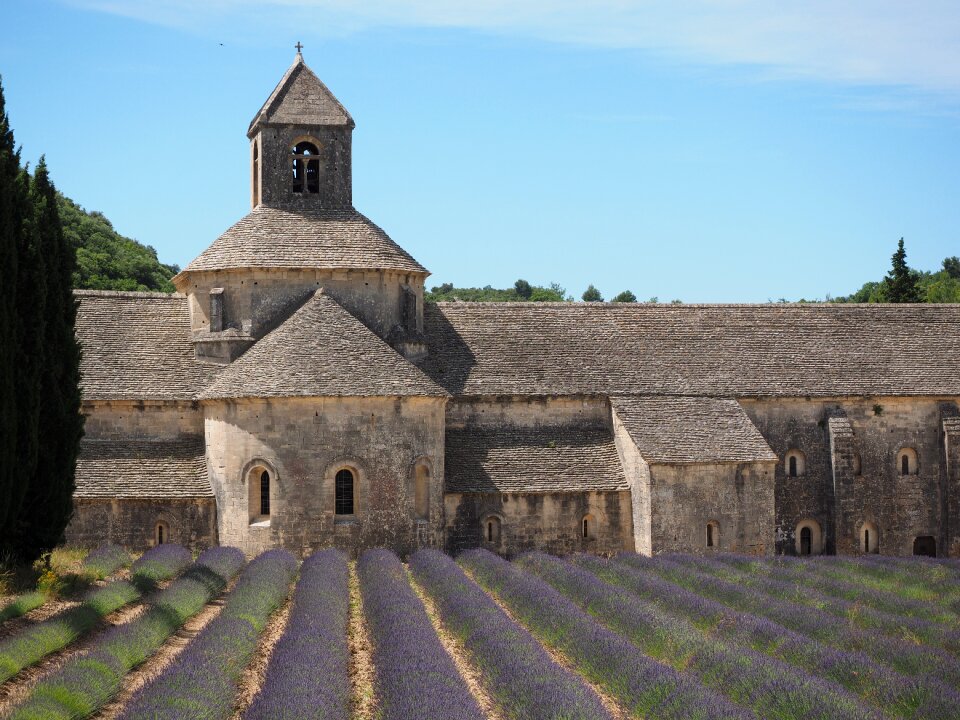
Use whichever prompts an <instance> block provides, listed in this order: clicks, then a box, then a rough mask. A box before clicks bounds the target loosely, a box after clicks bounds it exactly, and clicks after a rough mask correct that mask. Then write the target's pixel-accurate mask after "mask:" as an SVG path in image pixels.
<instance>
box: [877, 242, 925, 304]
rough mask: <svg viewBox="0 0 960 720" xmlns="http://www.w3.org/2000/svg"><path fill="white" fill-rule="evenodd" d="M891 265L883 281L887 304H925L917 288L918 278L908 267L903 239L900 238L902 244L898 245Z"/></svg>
mask: <svg viewBox="0 0 960 720" xmlns="http://www.w3.org/2000/svg"><path fill="white" fill-rule="evenodd" d="M891 264H892V267H891V268H890V272H888V273H887V277H886V278H884V281H883V282H884V284H885V285H886V291H887V292H886V295H887V302H892V303H918V302H923V298H921V297H920V289H919V288H918V287H917V276H916V274H915V273H914V272H913V271H912V270H911V269H910V267H909V266H908V265H907V251H906V250H905V249H904V247H903V238H900V242H899V243H897V251H896V252H895V253H894V254H893V257H892V258H891Z"/></svg>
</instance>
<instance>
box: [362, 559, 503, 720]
mask: <svg viewBox="0 0 960 720" xmlns="http://www.w3.org/2000/svg"><path fill="white" fill-rule="evenodd" d="M357 573H358V574H359V576H360V593H361V596H362V598H363V612H364V616H365V617H366V621H367V624H368V626H369V629H370V639H371V642H372V644H373V662H374V666H375V668H376V674H375V680H374V692H375V695H376V699H377V703H378V712H379V717H380V718H382V720H409V718H417V719H418V720H479V719H480V718H483V717H484V715H483V713H482V712H481V711H480V708H479V707H478V706H477V703H476V700H474V698H473V696H472V695H471V694H470V691H469V690H468V689H467V686H466V684H465V682H464V680H463V678H462V677H461V676H460V673H459V672H458V671H457V668H456V666H455V665H454V664H453V660H452V659H451V657H450V655H448V654H447V651H446V650H445V649H444V647H443V645H442V644H441V643H440V639H439V638H438V637H437V633H436V631H435V630H434V628H433V624H432V623H431V622H430V618H429V617H428V616H427V611H426V610H425V609H424V607H423V603H422V602H420V598H418V597H417V595H416V593H414V591H413V589H412V588H411V587H410V583H409V581H408V580H407V573H406V571H405V570H404V567H403V565H402V564H401V563H400V560H399V559H397V556H396V555H394V554H393V553H392V552H390V551H389V550H368V551H367V552H365V553H364V554H363V555H362V556H361V557H360V560H359V562H357Z"/></svg>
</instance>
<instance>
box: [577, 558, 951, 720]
mask: <svg viewBox="0 0 960 720" xmlns="http://www.w3.org/2000/svg"><path fill="white" fill-rule="evenodd" d="M572 561H573V562H574V563H575V564H576V565H578V566H580V567H582V568H584V569H586V570H589V571H590V572H592V573H593V574H594V575H597V576H598V577H600V578H601V579H603V580H606V581H607V582H610V583H612V584H615V585H618V586H620V587H623V588H625V589H627V590H629V591H631V592H633V593H634V594H636V595H637V596H639V597H641V598H643V599H644V600H646V601H647V602H652V603H655V604H657V605H658V606H659V607H660V608H662V609H663V610H665V611H666V612H668V613H670V614H673V615H677V616H680V617H683V618H686V619H687V620H689V621H690V622H692V623H693V624H694V625H695V626H697V627H698V628H699V629H700V631H701V632H703V633H705V634H708V635H715V636H716V637H718V638H721V639H723V640H724V641H725V642H728V643H733V644H737V645H739V646H741V647H749V648H752V649H754V650H757V651H759V652H763V653H765V654H768V655H771V656H773V657H776V658H779V659H780V660H783V661H785V662H788V663H790V664H791V665H794V666H796V667H797V668H800V669H802V670H803V671H805V672H808V673H810V674H812V675H816V676H818V677H821V678H823V679H825V680H831V681H834V682H837V683H839V684H840V685H843V687H845V688H847V689H848V690H850V691H851V692H853V693H856V694H857V695H859V696H860V697H862V698H864V699H865V700H867V701H868V702H870V703H871V704H872V705H874V706H875V707H877V708H880V709H882V710H885V711H886V712H887V713H888V714H891V715H894V716H897V717H903V718H944V717H951V716H952V714H956V713H958V712H960V694H958V693H957V692H956V691H955V690H953V689H951V688H947V687H946V686H944V685H939V686H932V687H931V686H927V685H924V684H923V683H922V682H921V681H919V680H917V679H915V678H906V677H904V676H902V675H899V674H897V673H895V672H894V671H893V670H891V669H890V668H888V667H886V666H884V665H881V664H880V663H877V662H876V661H874V660H873V659H872V658H870V657H868V656H867V655H865V654H863V653H860V652H851V651H846V650H841V649H837V648H833V647H830V646H828V645H824V644H823V643H820V642H817V641H815V640H811V639H810V638H808V637H806V636H804V635H801V634H799V633H796V632H794V631H792V630H789V629H787V628H785V627H783V626H782V625H778V624H777V623H774V622H772V621H770V620H767V619H765V618H760V617H757V616H755V615H750V614H748V613H743V612H739V611H737V610H734V609H732V608H729V607H727V606H726V605H723V604H722V603H719V602H717V601H715V600H711V599H709V598H705V597H703V596H702V595H698V594H697V593H695V592H693V591H690V590H687V589H686V588H683V587H681V586H679V585H676V584H674V583H671V582H669V581H667V580H664V579H662V578H660V577H658V576H657V575H654V574H653V573H647V572H643V571H641V570H638V569H636V568H633V567H629V566H627V565H624V564H622V563H616V562H609V561H607V560H601V559H600V558H597V557H594V556H591V555H577V556H574V557H573V559H572Z"/></svg>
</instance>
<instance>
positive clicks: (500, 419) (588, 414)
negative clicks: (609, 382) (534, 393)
mask: <svg viewBox="0 0 960 720" xmlns="http://www.w3.org/2000/svg"><path fill="white" fill-rule="evenodd" d="M468 424H469V425H519V426H521V427H528V426H532V425H563V424H571V425H581V426H589V427H598V426H600V427H609V426H610V404H609V402H608V401H607V399H606V398H605V397H597V396H570V397H567V396H557V397H533V398H530V397H519V396H518V397H483V398H456V399H455V400H452V401H451V402H450V403H449V404H448V405H447V427H464V426H466V425H468Z"/></svg>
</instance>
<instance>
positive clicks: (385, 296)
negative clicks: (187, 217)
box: [180, 268, 424, 338]
mask: <svg viewBox="0 0 960 720" xmlns="http://www.w3.org/2000/svg"><path fill="white" fill-rule="evenodd" d="M189 280H190V283H189V285H188V286H185V287H182V288H180V290H181V291H182V292H185V293H186V294H187V295H188V296H189V299H190V323H191V328H192V329H193V330H194V332H201V333H202V332H206V331H208V330H209V329H210V291H211V290H212V289H214V288H223V290H224V292H223V295H222V297H223V327H224V329H227V328H235V329H237V330H240V331H242V332H243V333H246V334H248V335H252V336H253V337H255V338H259V337H261V336H263V335H264V334H266V333H267V332H269V331H270V330H272V329H273V328H274V327H276V326H277V325H278V324H279V323H280V322H282V321H283V320H285V319H286V318H287V317H289V315H290V314H291V313H292V312H293V311H294V310H295V309H296V308H298V307H299V306H300V305H302V304H303V302H304V301H305V300H306V299H307V298H308V297H310V295H311V294H313V293H314V292H315V291H317V290H318V289H319V288H321V287H322V288H323V289H324V290H325V291H327V292H328V293H329V294H330V295H331V297H333V298H334V299H335V300H336V301H337V302H338V303H340V304H341V305H343V307H345V308H346V309H347V310H348V311H349V312H350V313H351V314H353V315H354V316H356V317H357V318H358V319H359V320H360V321H361V322H363V323H364V324H365V325H366V326H367V327H369V328H370V329H371V330H373V331H374V332H375V333H376V334H377V335H379V336H380V337H381V338H386V337H387V336H388V335H389V333H390V331H391V330H392V329H393V328H394V327H395V326H397V325H400V324H401V322H402V319H403V318H402V304H403V288H404V287H409V288H410V289H411V290H412V291H413V292H414V294H415V295H416V298H417V330H418V331H422V330H423V281H424V276H423V275H421V274H418V273H399V272H393V271H383V270H367V271H363V270H319V269H317V270H314V269H308V268H305V269H290V270H256V269H249V270H225V271H220V272H192V273H190V278H189Z"/></svg>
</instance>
